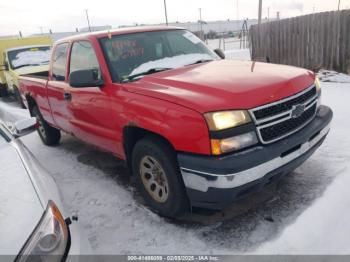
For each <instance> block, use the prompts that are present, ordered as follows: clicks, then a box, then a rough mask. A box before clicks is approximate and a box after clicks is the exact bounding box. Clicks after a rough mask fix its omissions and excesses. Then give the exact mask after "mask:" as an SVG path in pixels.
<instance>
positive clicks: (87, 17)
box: [85, 9, 91, 32]
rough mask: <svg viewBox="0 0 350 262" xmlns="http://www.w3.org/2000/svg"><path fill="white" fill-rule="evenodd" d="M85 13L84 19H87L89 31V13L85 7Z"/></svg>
mask: <svg viewBox="0 0 350 262" xmlns="http://www.w3.org/2000/svg"><path fill="white" fill-rule="evenodd" d="M85 13H86V20H87V23H88V27H89V32H91V26H90V19H89V13H88V10H87V9H85Z"/></svg>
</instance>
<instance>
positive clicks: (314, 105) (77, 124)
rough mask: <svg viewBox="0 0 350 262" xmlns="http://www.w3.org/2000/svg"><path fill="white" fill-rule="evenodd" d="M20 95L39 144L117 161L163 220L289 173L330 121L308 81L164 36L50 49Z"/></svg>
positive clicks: (221, 203)
mask: <svg viewBox="0 0 350 262" xmlns="http://www.w3.org/2000/svg"><path fill="white" fill-rule="evenodd" d="M20 90H21V95H22V97H23V99H24V101H25V103H26V105H27V108H28V109H29V111H30V113H31V115H32V116H35V117H37V118H38V120H39V122H40V128H39V130H38V132H39V135H40V137H41V139H42V141H43V142H44V143H45V144H46V145H55V144H57V143H59V140H60V131H64V132H66V133H68V134H72V135H73V136H75V137H77V138H79V139H81V140H83V141H85V142H87V143H91V144H93V145H95V146H97V147H99V148H101V149H103V150H107V151H109V152H111V153H113V154H115V155H116V156H117V157H119V158H121V159H123V160H125V161H127V164H128V166H129V168H130V170H131V175H132V177H133V178H135V181H136V182H137V185H138V188H139V190H140V193H141V195H142V196H143V198H144V199H145V202H146V204H147V205H148V206H149V207H151V209H153V210H154V211H156V212H158V213H159V214H161V215H163V216H169V217H173V216H177V215H179V214H181V213H183V212H185V211H187V210H190V209H191V207H193V206H195V207H202V208H211V209H222V208H223V207H225V206H227V205H228V204H230V203H232V201H234V200H235V199H237V198H240V197H243V196H245V195H247V194H249V193H250V192H254V191H257V190H260V189H261V188H262V187H263V186H264V185H266V184H268V183H270V182H272V181H274V180H276V179H278V178H280V177H282V176H283V175H285V174H288V173H290V172H291V171H292V170H294V169H295V168H296V167H298V166H299V165H301V164H302V163H303V162H304V161H305V160H306V159H307V158H309V157H310V156H311V154H312V153H313V152H314V151H315V150H316V149H317V148H318V147H319V146H320V145H321V144H322V142H323V141H324V139H325V137H326V135H327V134H328V131H329V126H330V122H331V119H332V116H333V113H332V111H331V109H330V108H328V107H326V106H323V105H321V104H320V98H321V89H320V85H319V82H318V80H317V78H315V74H314V73H313V72H311V71H308V70H305V69H300V68H296V67H290V66H283V65H275V64H267V63H260V62H249V61H228V60H225V59H224V54H223V53H222V51H220V50H215V51H212V50H210V49H208V48H207V47H206V45H205V44H203V43H202V41H201V40H200V39H198V38H197V37H196V36H195V35H193V34H192V33H190V32H189V31H186V30H184V29H181V28H173V27H137V28H124V29H118V30H115V31H106V32H94V33H88V34H85V35H78V36H73V37H69V38H66V39H63V40H60V41H58V42H56V43H55V45H54V48H53V53H52V58H51V64H50V70H49V72H48V74H47V77H43V76H42V75H41V76H35V75H28V76H23V77H21V78H20Z"/></svg>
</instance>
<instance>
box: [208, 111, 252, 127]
mask: <svg viewBox="0 0 350 262" xmlns="http://www.w3.org/2000/svg"><path fill="white" fill-rule="evenodd" d="M204 117H205V119H206V121H207V123H208V126H209V130H210V131H219V130H224V129H227V128H232V127H235V126H240V125H243V124H247V123H249V122H251V119H250V116H249V114H248V112H247V111H245V110H238V111H223V112H214V113H207V114H204Z"/></svg>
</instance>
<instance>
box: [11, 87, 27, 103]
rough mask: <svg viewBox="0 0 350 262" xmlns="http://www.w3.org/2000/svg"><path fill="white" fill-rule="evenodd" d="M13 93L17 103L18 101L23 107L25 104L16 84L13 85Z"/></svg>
mask: <svg viewBox="0 0 350 262" xmlns="http://www.w3.org/2000/svg"><path fill="white" fill-rule="evenodd" d="M13 95H14V97H15V99H16V101H17V103H18V104H19V105H20V106H21V107H22V108H23V109H25V108H26V106H25V104H24V103H23V100H22V97H21V94H20V92H19V90H18V88H17V86H14V87H13Z"/></svg>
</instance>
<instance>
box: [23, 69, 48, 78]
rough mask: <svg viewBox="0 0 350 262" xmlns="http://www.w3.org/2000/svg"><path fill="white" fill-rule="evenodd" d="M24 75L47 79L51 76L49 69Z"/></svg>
mask: <svg viewBox="0 0 350 262" xmlns="http://www.w3.org/2000/svg"><path fill="white" fill-rule="evenodd" d="M22 76H23V77H26V78H39V79H45V80H47V79H48V78H49V71H44V72H37V73H32V74H27V75H22Z"/></svg>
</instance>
